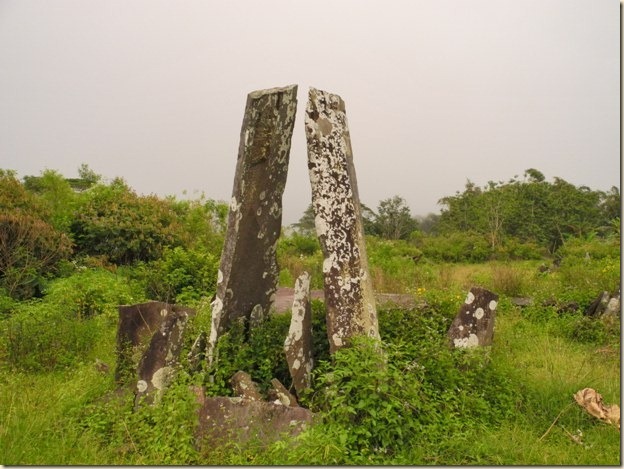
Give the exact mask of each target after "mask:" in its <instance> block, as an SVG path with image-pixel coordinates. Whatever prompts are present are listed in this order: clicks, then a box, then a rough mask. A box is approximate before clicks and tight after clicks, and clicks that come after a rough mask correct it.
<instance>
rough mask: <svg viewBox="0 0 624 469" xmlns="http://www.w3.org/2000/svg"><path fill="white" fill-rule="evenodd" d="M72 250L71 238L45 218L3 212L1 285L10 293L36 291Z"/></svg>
mask: <svg viewBox="0 0 624 469" xmlns="http://www.w3.org/2000/svg"><path fill="white" fill-rule="evenodd" d="M71 251H72V248H71V241H70V240H69V238H68V237H67V236H66V235H65V234H63V233H60V232H58V231H56V230H55V229H54V228H52V226H50V225H49V224H47V223H46V222H44V221H43V220H41V219H39V218H36V217H34V216H32V215H27V214H24V213H22V212H21V211H12V212H7V213H3V214H0V287H2V288H4V289H5V290H6V291H7V292H8V294H9V295H10V296H12V297H14V298H16V299H28V298H30V297H32V296H33V295H35V294H36V293H37V290H38V289H39V287H40V284H41V282H42V280H43V278H44V276H46V275H48V274H51V273H53V272H54V271H55V268H56V265H57V264H58V262H59V261H61V260H62V259H66V258H67V257H69V255H70V254H71Z"/></svg>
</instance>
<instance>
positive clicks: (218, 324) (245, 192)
mask: <svg viewBox="0 0 624 469" xmlns="http://www.w3.org/2000/svg"><path fill="white" fill-rule="evenodd" d="M296 109H297V86H296V85H292V86H287V87H285V88H273V89H268V90H260V91H253V92H251V93H249V95H248V96H247V106H246V109H245V117H244V119H243V125H242V129H241V135H240V145H239V149H238V161H237V164H236V175H235V176H234V188H233V190H232V199H231V202H230V211H229V215H228V225H227V232H226V239H225V244H224V247H223V252H222V254H221V264H220V267H219V272H218V277H217V292H216V298H215V300H214V301H213V303H212V324H211V330H210V337H209V339H208V347H207V355H208V362H209V364H211V363H212V361H213V353H214V348H215V346H216V344H217V341H218V339H219V337H220V336H221V335H222V334H223V333H224V332H225V331H226V330H227V329H229V327H230V325H231V324H232V322H233V321H235V320H237V319H241V318H242V319H243V320H245V321H250V320H251V315H252V312H253V320H254V322H257V321H260V320H262V319H263V318H264V317H266V315H267V313H268V311H269V308H270V307H271V304H272V303H273V301H274V296H275V291H276V289H277V280H278V275H279V270H278V267H277V260H276V254H275V245H276V242H277V239H278V237H279V235H280V231H281V226H282V194H283V192H284V187H285V185H286V175H287V172H288V161H289V156H290V141H291V137H292V130H293V125H294V123H295V111H296Z"/></svg>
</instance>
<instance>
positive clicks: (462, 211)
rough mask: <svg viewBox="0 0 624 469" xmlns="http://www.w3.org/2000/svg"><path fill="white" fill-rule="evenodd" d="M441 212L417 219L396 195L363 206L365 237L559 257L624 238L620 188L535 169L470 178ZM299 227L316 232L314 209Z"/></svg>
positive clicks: (443, 204) (446, 199)
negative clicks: (468, 242)
mask: <svg viewBox="0 0 624 469" xmlns="http://www.w3.org/2000/svg"><path fill="white" fill-rule="evenodd" d="M439 204H440V205H441V207H442V208H441V213H440V214H439V215H438V214H432V213H430V214H428V215H427V216H424V217H423V216H420V217H417V216H412V215H411V212H410V209H409V206H408V205H407V203H406V201H405V199H403V198H402V197H400V196H398V195H396V196H394V197H391V198H388V199H384V200H382V201H380V202H379V205H378V206H377V209H376V210H372V209H370V208H369V207H367V206H366V205H364V204H363V205H362V216H363V223H364V231H365V234H367V235H370V236H377V237H380V238H384V239H390V240H399V239H402V240H410V239H411V240H416V244H418V241H417V240H422V239H423V236H439V237H453V236H454V237H455V238H457V237H458V235H461V234H464V235H465V236H466V237H470V236H473V237H477V238H480V240H482V241H485V242H486V243H487V245H488V246H489V249H490V250H496V249H499V248H503V247H504V246H505V245H506V244H510V243H531V244H534V245H537V246H539V247H541V248H544V249H546V250H547V251H548V252H549V253H550V254H553V253H554V252H555V251H556V250H557V249H558V248H559V247H560V246H562V245H563V244H564V243H565V241H566V239H568V238H570V237H584V236H589V235H598V236H607V235H609V234H617V235H618V236H619V225H620V212H621V197H620V190H619V188H617V187H615V186H613V187H612V188H611V189H610V190H609V191H606V192H604V191H596V190H591V189H590V188H588V187H586V186H578V187H577V186H575V185H573V184H571V183H569V182H567V181H565V180H564V179H562V178H559V177H555V178H554V179H553V181H552V182H548V181H546V178H545V177H544V175H543V174H542V173H541V172H540V171H539V170H537V169H534V168H531V169H527V170H526V171H525V172H524V176H523V178H522V179H520V178H519V177H518V176H514V177H513V178H511V179H510V180H509V181H507V182H504V181H499V182H493V181H490V182H488V183H487V184H486V185H485V186H484V187H478V186H477V185H475V184H474V183H473V182H471V181H470V180H468V181H467V182H466V186H465V188H464V190H463V191H461V192H460V191H457V192H456V193H455V194H454V195H452V196H447V197H443V198H442V199H440V200H439ZM293 226H294V228H295V229H296V230H297V231H298V232H299V233H300V234H312V233H313V232H314V212H313V210H312V205H310V206H309V207H308V208H307V210H306V211H305V212H304V214H303V216H302V217H301V219H300V220H299V221H298V222H297V223H295V224H294V225H293Z"/></svg>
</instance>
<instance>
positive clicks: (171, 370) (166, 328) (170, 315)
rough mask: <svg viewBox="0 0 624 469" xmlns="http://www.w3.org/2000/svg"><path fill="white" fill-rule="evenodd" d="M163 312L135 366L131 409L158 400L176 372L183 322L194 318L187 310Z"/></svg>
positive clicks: (190, 311) (182, 334) (192, 312)
mask: <svg viewBox="0 0 624 469" xmlns="http://www.w3.org/2000/svg"><path fill="white" fill-rule="evenodd" d="M163 311H164V312H166V314H164V317H163V320H162V322H161V324H160V327H159V328H158V330H157V331H155V332H154V333H153V335H152V338H151V340H150V344H149V347H148V348H147V350H146V351H145V353H143V356H142V358H141V361H140V363H139V367H138V380H137V386H136V391H135V405H138V404H139V403H140V402H141V401H142V400H143V401H145V402H148V403H154V402H158V401H159V400H160V398H161V397H162V395H163V393H164V392H165V390H166V389H167V387H168V386H169V384H170V383H171V381H172V380H173V378H174V377H175V374H176V372H177V369H178V365H179V358H180V350H181V349H182V343H183V339H184V329H185V327H186V324H187V321H188V319H189V316H191V315H193V314H195V311H193V310H191V309H181V310H178V311H167V310H163Z"/></svg>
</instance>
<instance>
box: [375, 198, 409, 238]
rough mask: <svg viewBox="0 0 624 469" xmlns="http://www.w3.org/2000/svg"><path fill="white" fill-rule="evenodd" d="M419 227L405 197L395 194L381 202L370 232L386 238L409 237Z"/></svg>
mask: <svg viewBox="0 0 624 469" xmlns="http://www.w3.org/2000/svg"><path fill="white" fill-rule="evenodd" d="M417 229H418V221H416V219H415V218H414V217H412V215H411V213H410V209H409V207H408V206H407V203H406V202H405V199H403V198H402V197H400V196H398V195H395V196H394V197H391V198H389V199H384V200H381V201H380V202H379V205H378V206H377V213H376V214H373V219H372V225H371V227H370V232H371V234H375V235H377V236H380V237H381V238H384V239H408V238H409V236H410V234H411V233H412V232H413V231H415V230H417Z"/></svg>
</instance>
